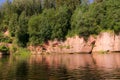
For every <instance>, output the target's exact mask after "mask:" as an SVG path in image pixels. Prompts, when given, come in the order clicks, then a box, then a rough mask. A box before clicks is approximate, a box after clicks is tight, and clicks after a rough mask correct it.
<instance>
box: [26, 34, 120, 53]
mask: <svg viewBox="0 0 120 80" xmlns="http://www.w3.org/2000/svg"><path fill="white" fill-rule="evenodd" d="M119 46H120V34H115V33H114V32H101V33H100V34H99V35H96V36H93V35H91V36H90V37H88V39H87V40H85V39H84V38H83V37H79V36H74V37H69V38H67V39H66V40H65V41H58V40H54V41H48V42H47V43H44V44H43V45H42V46H29V47H28V49H29V50H30V51H31V53H32V54H42V53H95V52H98V53H107V52H109V53H110V52H119V51H120V47H119Z"/></svg>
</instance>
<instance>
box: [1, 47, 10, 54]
mask: <svg viewBox="0 0 120 80" xmlns="http://www.w3.org/2000/svg"><path fill="white" fill-rule="evenodd" d="M0 52H2V53H3V54H9V48H8V47H7V46H5V45H0Z"/></svg>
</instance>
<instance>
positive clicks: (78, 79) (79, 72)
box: [0, 54, 120, 80]
mask: <svg viewBox="0 0 120 80" xmlns="http://www.w3.org/2000/svg"><path fill="white" fill-rule="evenodd" d="M119 74H120V54H93V55H91V54H62V55H31V56H30V57H27V58H26V59H22V58H21V57H19V56H14V57H13V56H12V57H9V56H6V57H4V56H2V57H0V80H120V75H119Z"/></svg>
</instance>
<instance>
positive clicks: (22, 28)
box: [16, 12, 29, 47]
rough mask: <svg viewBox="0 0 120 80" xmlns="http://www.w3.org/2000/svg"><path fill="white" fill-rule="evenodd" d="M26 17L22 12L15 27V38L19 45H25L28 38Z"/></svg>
mask: <svg viewBox="0 0 120 80" xmlns="http://www.w3.org/2000/svg"><path fill="white" fill-rule="evenodd" d="M27 24H28V17H27V16H26V13H25V12H22V13H21V15H20V17H19V21H18V25H19V26H17V28H16V40H17V43H18V45H19V46H22V47H25V46H26V44H27V42H28V39H29V34H28V26H27Z"/></svg>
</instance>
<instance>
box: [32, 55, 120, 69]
mask: <svg viewBox="0 0 120 80" xmlns="http://www.w3.org/2000/svg"><path fill="white" fill-rule="evenodd" d="M34 62H36V63H42V62H43V63H45V64H46V65H47V66H48V67H54V68H57V67H61V66H62V67H66V68H67V69H77V68H79V67H95V66H96V67H98V68H101V67H104V68H120V54H93V55H91V54H71V55H70V54H63V55H43V56H42V55H32V56H31V58H30V63H34Z"/></svg>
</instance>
